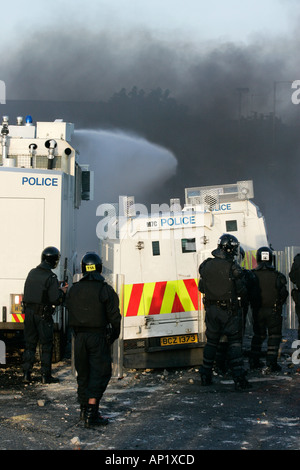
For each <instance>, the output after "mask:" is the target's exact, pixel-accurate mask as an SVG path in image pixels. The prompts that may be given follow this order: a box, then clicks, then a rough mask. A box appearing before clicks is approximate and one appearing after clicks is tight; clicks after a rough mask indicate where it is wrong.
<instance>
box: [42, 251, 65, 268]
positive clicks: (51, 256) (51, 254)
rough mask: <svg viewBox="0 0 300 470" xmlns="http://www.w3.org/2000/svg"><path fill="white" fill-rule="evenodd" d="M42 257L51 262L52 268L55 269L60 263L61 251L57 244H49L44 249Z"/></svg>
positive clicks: (48, 262) (43, 259)
mask: <svg viewBox="0 0 300 470" xmlns="http://www.w3.org/2000/svg"><path fill="white" fill-rule="evenodd" d="M41 259H42V261H45V262H46V263H47V264H49V266H50V268H51V269H54V268H56V266H57V265H58V263H59V259H60V252H59V250H58V249H57V248H55V246H48V247H47V248H45V249H44V250H43V251H42V256H41Z"/></svg>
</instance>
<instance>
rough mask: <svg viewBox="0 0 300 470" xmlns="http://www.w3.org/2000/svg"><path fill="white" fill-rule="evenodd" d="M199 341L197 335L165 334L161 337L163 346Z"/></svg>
mask: <svg viewBox="0 0 300 470" xmlns="http://www.w3.org/2000/svg"><path fill="white" fill-rule="evenodd" d="M189 343H197V335H176V336H164V337H163V338H160V345H161V346H172V345H174V344H189Z"/></svg>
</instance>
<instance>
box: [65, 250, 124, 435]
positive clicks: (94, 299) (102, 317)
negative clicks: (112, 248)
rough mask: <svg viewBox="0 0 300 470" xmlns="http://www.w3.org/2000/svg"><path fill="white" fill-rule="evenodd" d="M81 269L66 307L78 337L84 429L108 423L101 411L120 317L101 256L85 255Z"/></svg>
mask: <svg viewBox="0 0 300 470" xmlns="http://www.w3.org/2000/svg"><path fill="white" fill-rule="evenodd" d="M81 270H82V273H83V277H82V278H81V279H80V281H79V282H76V283H74V284H73V286H72V287H71V288H70V290H69V292H68V294H67V299H66V306H67V308H68V311H69V324H70V326H71V327H72V328H73V330H74V335H75V368H76V371H77V385H78V388H77V393H78V401H79V403H80V408H81V413H80V416H81V419H84V421H85V427H92V426H99V425H105V424H107V423H108V420H107V419H105V418H103V417H102V416H101V415H100V414H99V411H98V410H99V402H100V399H101V397H102V395H103V393H104V391H105V390H106V387H107V385H108V383H109V380H110V378H111V353H110V349H111V344H112V343H113V342H114V340H115V339H117V338H118V337H119V334H120V322H121V315H120V310H119V298H118V296H117V294H116V292H115V291H114V290H113V288H112V287H110V286H109V285H108V284H107V283H106V282H105V280H104V277H103V276H102V275H101V272H102V261H101V259H100V257H99V256H98V255H97V254H96V253H94V252H89V253H87V254H86V255H84V256H83V258H82V260H81ZM108 327H109V329H108ZM108 331H109V332H110V333H109V335H108Z"/></svg>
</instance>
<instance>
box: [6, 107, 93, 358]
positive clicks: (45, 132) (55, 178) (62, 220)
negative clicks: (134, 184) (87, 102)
mask: <svg viewBox="0 0 300 470" xmlns="http://www.w3.org/2000/svg"><path fill="white" fill-rule="evenodd" d="M73 131H74V126H73V124H71V123H66V122H63V121H61V120H56V121H54V122H37V123H36V124H33V122H32V118H31V116H27V117H26V120H25V122H24V121H23V118H17V123H16V124H11V123H10V122H9V119H8V117H3V120H2V128H1V154H0V220H1V230H0V246H1V249H0V333H1V334H2V335H7V334H8V335H12V334H13V333H14V332H16V331H21V330H22V329H23V325H24V314H23V312H22V296H23V289H24V282H25V279H26V277H27V274H28V272H29V271H30V269H32V268H33V267H35V266H37V265H38V264H39V263H40V261H41V253H42V251H43V249H44V248H45V247H47V246H55V247H57V248H58V249H59V250H60V252H61V260H60V263H59V266H58V267H57V269H56V271H55V272H56V274H57V276H58V279H59V280H60V281H63V280H66V278H68V283H69V284H70V283H71V282H72V278H73V274H74V270H75V266H76V209H78V208H79V206H80V204H81V199H82V197H83V198H84V199H89V194H88V188H85V187H84V186H83V185H82V181H86V180H89V176H90V174H89V173H90V172H89V171H87V168H81V167H80V166H79V165H78V163H77V161H76V152H75V150H74V148H73V147H72V146H71V144H70V140H71V137H72V134H73ZM82 195H83V196H82ZM54 325H55V348H54V349H55V358H56V359H59V357H60V351H61V344H62V340H63V338H64V334H65V333H66V312H65V309H64V308H60V309H58V308H57V310H56V313H55V316H54Z"/></svg>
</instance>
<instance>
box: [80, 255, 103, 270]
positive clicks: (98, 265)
mask: <svg viewBox="0 0 300 470" xmlns="http://www.w3.org/2000/svg"><path fill="white" fill-rule="evenodd" d="M81 271H82V273H83V274H89V273H93V272H98V273H101V272H102V261H101V258H100V256H98V255H97V253H94V252H92V251H91V252H89V253H86V254H85V255H84V256H83V258H82V260H81Z"/></svg>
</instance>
